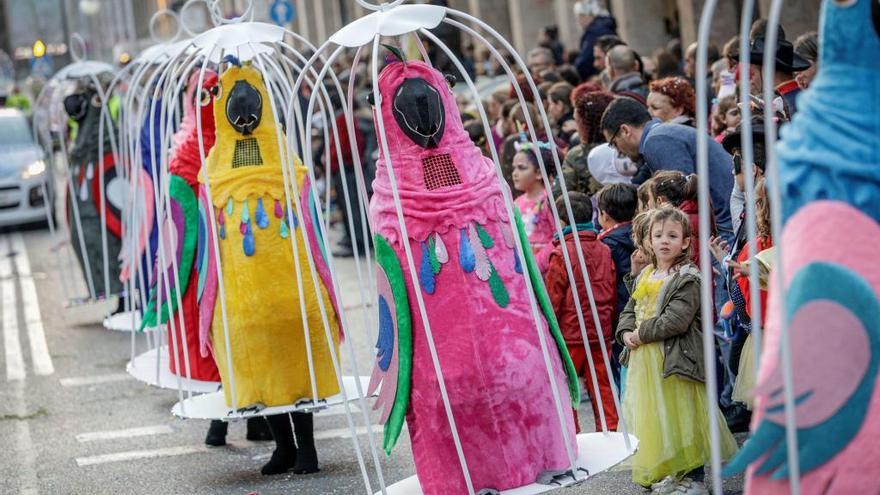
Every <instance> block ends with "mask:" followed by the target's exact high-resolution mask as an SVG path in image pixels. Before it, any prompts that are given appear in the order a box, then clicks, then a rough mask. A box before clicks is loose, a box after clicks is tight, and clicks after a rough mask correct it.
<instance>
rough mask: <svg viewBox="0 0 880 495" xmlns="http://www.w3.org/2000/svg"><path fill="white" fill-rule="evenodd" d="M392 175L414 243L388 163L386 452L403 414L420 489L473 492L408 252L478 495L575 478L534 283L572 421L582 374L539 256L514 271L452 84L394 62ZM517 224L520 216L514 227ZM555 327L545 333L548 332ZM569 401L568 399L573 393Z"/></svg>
mask: <svg viewBox="0 0 880 495" xmlns="http://www.w3.org/2000/svg"><path fill="white" fill-rule="evenodd" d="M379 89H380V92H381V97H382V98H381V99H382V102H381V107H380V108H377V109H376V110H375V111H380V112H382V116H383V118H384V122H385V131H386V135H387V139H388V148H389V151H390V158H391V164H392V167H393V169H394V173H395V176H396V180H397V186H398V188H399V192H400V197H401V201H402V206H403V212H404V218H405V222H406V226H407V229H408V234H409V239H402V238H401V234H400V229H399V224H398V218H397V214H396V210H395V207H394V201H393V197H392V193H391V182H390V178H389V175H388V172H387V168H386V167H385V165H384V163H385V161H384V160H385V158H384V156H381V157H380V158H379V162H378V163H380V164H382V165H381V166H380V167H379V168H378V170H377V173H376V179H375V181H374V182H373V191H374V194H373V197H372V199H371V202H370V216H371V218H372V222H373V225H374V228H375V232H376V236H375V246H376V257H377V265H378V268H377V270H378V274H377V280H378V293H379V301H378V308H379V318H380V323H379V324H380V328H379V341H378V344H377V347H378V350H379V352H378V360H377V363H376V367H375V369H374V372H373V377H372V378H371V384H370V389H371V390H375V389H376V387H377V385H378V384H379V383H380V381H382V380H384V381H383V382H382V387H381V392H380V396H379V399H378V402H377V404H376V408H381V409H382V412H383V414H382V421H383V422H386V424H385V437H384V449H385V451H386V452H388V453H390V451H391V449H392V448H393V446H394V444H395V442H396V440H397V438H398V436H399V434H400V431H401V427H402V422H403V418H404V415H405V416H406V421H407V425H408V427H409V433H410V437H411V439H412V449H413V457H414V459H415V465H416V472H417V474H418V478H419V483H420V484H421V487H422V491H423V492H424V493H425V494H427V495H432V494H444V495H445V494H459V493H466V492H467V490H466V488H465V481H464V476H463V474H462V470H461V467H460V464H459V462H458V460H457V459H458V457H457V455H456V451H455V447H454V443H453V440H452V434H451V429H450V425H449V422H448V420H447V416H446V414H445V411H444V406H443V400H442V398H441V396H440V391H439V386H438V382H437V377H436V375H435V371H434V366H433V364H432V359H431V355H430V353H429V350H428V343H427V336H426V334H425V328H424V322H423V321H422V318H421V316H420V313H419V311H418V307H417V305H416V299H415V294H414V288H413V284H412V280H411V277H410V275H409V274H408V273H405V271H406V266H407V265H406V256H405V254H404V248H403V243H404V242H408V243H409V244H410V247H411V249H412V252H413V256H414V257H415V262H416V269H417V270H418V277H419V281H420V284H421V288H422V291H423V295H424V300H425V308H426V310H427V315H428V318H429V319H430V321H431V328H432V330H433V336H434V342H435V344H436V347H437V352H438V355H439V361H440V366H441V369H442V371H443V378H444V381H445V384H446V389H447V391H448V393H449V400H450V402H451V406H452V412H453V415H454V417H455V421H456V426H457V429H458V433H459V436H460V439H461V443H462V447H463V451H464V455H465V458H466V460H467V464H468V469H469V471H470V476H471V480H472V481H473V487H474V489H475V490H476V491H480V490H481V489H496V490H505V489H509V488H512V487H517V486H522V485H527V484H530V483H534V482H535V481H536V478H537V477H538V476H539V474H541V473H542V472H548V471H565V470H567V469H568V468H569V466H570V464H569V459H568V457H567V454H566V446H565V443H564V440H563V438H564V437H563V433H562V428H561V425H560V422H559V419H558V416H557V412H556V407H557V406H556V404H555V402H554V400H553V396H552V392H551V384H550V377H549V376H548V372H547V368H546V366H545V364H544V359H543V357H542V352H541V347H540V344H539V340H538V338H539V337H538V333H537V332H538V330H537V329H536V325H535V321H534V319H533V316H532V312H531V309H530V305H529V296H528V293H527V292H526V290H527V289H526V282H525V277H526V276H529V277H531V280H532V283H533V284H534V286H535V289H536V290H537V292H538V293H537V299H538V300H539V301H540V304H541V309H542V310H543V313H544V317H545V318H546V320H547V321H544V319H543V318H542V320H541V321H540V323H539V324H540V328H541V330H540V331H542V332H544V337H545V340H546V343H547V347H548V351H549V356H550V363H551V366H552V376H553V378H552V379H553V380H555V382H556V386H557V387H558V390H559V393H560V398H561V399H562V400H563V401H564V403H563V404H562V405H561V406H562V407H563V408H564V409H565V414H564V417H565V425H564V428H565V429H566V430H567V431H568V438H569V440H570V442H571V443H570V447H571V448H572V450H573V451H574V452H575V453H576V452H577V445H576V444H575V433H574V424H573V421H572V417H571V414H570V413H569V412H568V407H569V403H568V400H569V399H571V400H572V401H573V404H575V405H576V404H577V396H578V388H577V387H578V386H577V382H576V376H575V374H574V369H573V366H572V364H571V360H570V358H569V357H568V353H567V352H566V350H565V343H564V342H563V340H562V336H561V334H560V333H559V327H558V325H557V324H556V319H555V317H554V316H553V313H552V309H551V308H550V306H549V300H548V299H547V294H546V291H545V290H544V286H543V283H542V282H541V280H540V275H539V274H538V272H537V266H536V265H535V262H534V259H533V258H532V255H531V253H530V250H529V249H526V260H527V266H526V267H523V266H521V264H520V263H519V261H518V259H519V258H518V257H517V256H516V254H515V248H514V238H513V236H514V235H519V237H520V239H521V240H522V242H523V244H524V246H526V247H528V241H527V239H526V235H525V233H524V231H523V228H522V224H521V222H519V224H518V225H516V226H512V225H510V224H509V223H508V216H507V213H506V211H505V208H504V203H503V196H502V190H501V187H503V186H502V185H501V184H499V182H498V178H497V176H496V173H495V169H494V166H493V164H492V162H491V161H490V160H488V159H486V158H484V157H483V156H482V155H481V154H480V150H479V149H478V148H477V147H475V146H474V145H473V144H472V143H471V141H470V140H469V138H468V134H467V133H466V132H465V131H464V129H463V128H462V124H461V118H460V116H459V115H458V111H457V107H456V105H455V100H454V96H453V94H452V92H451V91H450V89H449V85H448V83H447V82H446V80H445V79H444V76H443V75H442V74H440V73H439V72H437V71H436V70H434V69H432V68H430V67H429V66H427V65H425V64H424V63H421V62H407V63H402V62H393V63H391V64H390V65H388V66H387V67H385V69H384V70H383V71H382V74H381V75H380V77H379ZM517 218H518V217H517ZM548 322H549V330H548ZM567 392H568V393H567Z"/></svg>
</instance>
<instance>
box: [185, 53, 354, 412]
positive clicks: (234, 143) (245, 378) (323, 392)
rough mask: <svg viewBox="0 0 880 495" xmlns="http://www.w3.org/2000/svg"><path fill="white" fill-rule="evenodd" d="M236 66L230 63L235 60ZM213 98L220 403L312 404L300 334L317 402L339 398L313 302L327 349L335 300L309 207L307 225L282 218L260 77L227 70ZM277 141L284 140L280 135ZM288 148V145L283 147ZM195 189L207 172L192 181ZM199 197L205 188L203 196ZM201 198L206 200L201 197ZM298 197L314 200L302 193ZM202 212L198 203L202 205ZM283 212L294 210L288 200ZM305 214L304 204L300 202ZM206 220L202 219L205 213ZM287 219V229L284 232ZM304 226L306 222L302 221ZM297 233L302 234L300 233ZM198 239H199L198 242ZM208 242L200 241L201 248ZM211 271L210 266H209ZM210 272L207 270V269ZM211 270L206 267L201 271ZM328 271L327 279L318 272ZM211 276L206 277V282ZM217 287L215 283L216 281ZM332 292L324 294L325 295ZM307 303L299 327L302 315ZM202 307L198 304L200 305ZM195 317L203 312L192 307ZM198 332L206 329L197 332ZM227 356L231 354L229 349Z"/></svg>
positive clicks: (279, 178) (275, 150)
mask: <svg viewBox="0 0 880 495" xmlns="http://www.w3.org/2000/svg"><path fill="white" fill-rule="evenodd" d="M236 62H237V61H236ZM214 91H215V101H214V116H215V121H216V127H217V130H216V133H217V141H216V144H215V145H214V147H213V149H212V150H211V152H210V154H209V155H208V157H207V161H206V168H207V181H209V183H208V185H209V186H210V201H211V202H212V204H213V206H214V215H215V216H214V218H213V219H211V220H213V221H210V220H209V222H210V223H211V224H213V225H211V226H209V228H217V229H218V239H219V244H220V250H219V261H220V266H221V267H222V271H223V285H224V289H225V294H226V313H227V317H228V322H229V342H230V349H229V350H227V348H226V341H225V338H224V334H223V320H222V311H220V307H219V304H220V301H219V300H216V298H214V300H211V301H209V304H210V305H211V307H210V308H208V311H209V312H212V313H213V317H212V318H211V317H210V316H209V317H208V321H209V322H211V321H212V323H211V329H210V344H211V345H212V347H213V350H214V357H215V359H216V361H217V366H218V368H219V369H220V376H221V380H222V382H223V389H224V391H225V395H226V403H227V405H228V406H229V407H233V404H234V405H235V407H237V408H239V409H243V408H247V407H254V406H266V407H271V406H280V405H288V404H294V403H296V402H297V401H300V400H310V399H312V398H313V395H312V394H313V392H312V383H311V378H310V373H309V364H308V358H307V355H306V345H305V338H306V337H305V335H306V334H305V329H306V328H308V335H309V341H310V343H311V353H312V362H313V365H314V371H315V381H316V386H317V394H318V397H317V398H318V399H324V398H327V397H330V396H332V395H335V394H338V393H339V386H338V382H337V379H336V376H335V372H334V370H333V366H332V361H331V357H330V352H331V348H330V346H328V343H327V338H326V333H325V331H324V322H323V319H322V316H321V311H320V308H319V305H318V297H321V298H322V299H323V302H324V307H325V308H326V312H327V319H328V320H329V324H330V333H331V335H332V339H333V348H332V352H337V350H338V345H339V338H340V331H339V330H338V329H339V325H338V319H337V315H336V311H335V309H334V308H335V307H336V299H335V296H334V295H333V294H331V293H328V290H327V284H328V282H327V280H328V277H327V275H328V273H329V272H326V264H324V263H323V262H324V259H323V257H322V256H323V255H322V252H321V251H320V249H318V250H317V251H316V250H315V248H316V246H317V247H318V248H320V246H321V245H322V244H321V241H320V231H315V230H314V225H315V224H314V222H313V221H312V218H311V217H312V214H313V212H314V210H309V211H308V213H307V214H306V215H305V216H306V218H305V219H297V218H296V215H295V214H294V215H293V216H292V217H288V212H287V210H286V209H284V208H282V205H283V204H284V203H285V200H284V198H285V194H284V179H283V175H282V169H281V167H282V163H283V161H282V158H283V156H282V155H281V154H280V153H283V152H284V151H283V150H279V146H278V141H277V139H278V138H277V135H276V132H277V128H276V125H277V123H276V122H275V120H274V119H273V118H272V110H271V108H270V107H269V103H268V102H270V101H271V100H270V99H269V96H268V93H267V90H266V85H265V83H264V81H263V77H262V75H261V74H260V72H258V71H257V70H256V69H254V68H253V67H251V66H250V65H249V64H245V65H243V66H239V65H238V64H235V65H230V67H229V68H228V69H227V70H226V72H224V73H223V75H222V76H220V80H219V83H218V85H217V88H216V89H215V90H214ZM282 136H283V134H282ZM283 142H284V143H285V144H286V139H285V140H284V141H283ZM294 160H295V171H296V173H295V175H296V184H295V185H294V190H295V191H300V194H301V192H302V191H305V192H307V191H308V188H307V187H306V186H307V180H308V179H307V170H306V168H305V166H303V164H302V162H301V161H300V160H299V158H298V157H294ZM199 182H200V183H202V187H204V184H205V182H206V177H205V170H204V169H203V170H202V171H201V172H200V174H199ZM206 191H207V190H206ZM203 197H205V198H207V197H208V195H207V194H203ZM303 197H304V199H305V200H307V201H311V202H313V201H314V200H313V198H312V197H311V195H310V194H305V195H304V196H303ZM203 206H205V205H203ZM288 207H289V208H290V210H289V211H290V212H291V213H294V212H295V211H296V210H295V208H294V206H293V201H292V199H291V201H290V203H289V205H288ZM303 208H304V209H306V208H307V205H305V204H304V205H303ZM205 216H206V217H207V218H210V213H209V212H207V215H205ZM288 218H292V224H293V228H290V227H289V226H288ZM303 220H305V221H303ZM304 231H305V232H304ZM290 235H293V236H294V238H295V240H296V244H297V246H298V258H299V259H298V266H299V269H300V270H301V273H302V281H303V283H302V291H303V292H302V293H300V292H299V288H298V285H297V279H296V265H295V264H294V257H293V252H292V248H291V243H290V239H289V238H288V237H289V236H290ZM200 237H203V238H204V237H205V236H203V235H201V233H200ZM307 242H308V243H309V245H310V246H311V248H312V249H313V253H314V256H313V257H314V259H315V262H316V264H318V265H319V268H318V271H319V272H320V273H319V275H321V277H319V278H318V281H319V284H318V285H319V291H318V292H316V291H315V284H313V282H312V273H311V270H310V268H309V263H308V259H307V255H306V249H308V248H307V246H306V243H307ZM212 243H213V241H212V240H211V238H210V236H207V246H208V249H211V246H212ZM211 265H213V263H211ZM211 268H214V267H213V266H212V267H211ZM209 269H210V268H209ZM325 272H326V273H325ZM208 278H209V279H210V277H208ZM215 280H216V278H215ZM331 290H332V289H331ZM300 299H302V300H304V301H305V308H306V309H305V321H304V320H303V314H302V311H301V308H300ZM200 304H204V300H202V301H200ZM200 310H201V309H200ZM202 328H203V332H204V331H205V330H204V329H205V325H204V324H203V325H202ZM230 351H231V352H230ZM227 353H229V354H231V358H232V369H233V372H234V375H235V394H236V397H235V402H234V403H233V401H232V397H231V394H232V388H231V386H230V382H229V380H230V376H229V368H228V364H227V363H228V361H227Z"/></svg>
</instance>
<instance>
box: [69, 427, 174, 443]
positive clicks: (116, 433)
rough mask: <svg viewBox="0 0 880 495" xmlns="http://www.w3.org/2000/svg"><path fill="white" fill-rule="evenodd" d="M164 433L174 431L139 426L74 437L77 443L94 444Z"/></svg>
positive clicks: (81, 434) (168, 428)
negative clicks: (101, 441) (99, 441)
mask: <svg viewBox="0 0 880 495" xmlns="http://www.w3.org/2000/svg"><path fill="white" fill-rule="evenodd" d="M166 433H174V430H173V429H172V428H171V427H170V426H168V425H156V426H141V427H138V428H128V429H125V430H108V431H93V432H89V433H80V434H79V435H77V436H76V441H77V442H94V441H98V440H116V439H119V438H133V437H144V436H149V435H163V434H166Z"/></svg>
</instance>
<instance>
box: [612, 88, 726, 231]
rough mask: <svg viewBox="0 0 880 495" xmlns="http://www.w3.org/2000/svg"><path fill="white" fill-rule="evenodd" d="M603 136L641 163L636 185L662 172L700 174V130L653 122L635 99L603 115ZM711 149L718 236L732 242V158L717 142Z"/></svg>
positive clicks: (617, 104)
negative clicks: (698, 144)
mask: <svg viewBox="0 0 880 495" xmlns="http://www.w3.org/2000/svg"><path fill="white" fill-rule="evenodd" d="M601 127H602V133H603V134H604V135H605V138H606V139H607V140H608V144H610V145H611V146H612V147H613V148H615V149H617V150H618V151H620V152H621V153H623V154H624V155H626V156H629V157H630V158H631V159H633V161H635V160H642V161H643V163H642V165H641V167H640V168H639V172H638V173H637V174H636V177H633V184H641V183H642V182H644V181H645V180H646V179H648V178H649V177H651V176H652V175H653V174H654V173H655V172H657V171H659V170H678V171H680V172H682V173H683V174H685V175H688V174H693V173H696V172H697V130H696V129H694V128H693V127H688V126H684V125H679V124H663V123H661V122H660V121H659V120H657V119H651V115H650V114H649V113H648V110H647V109H646V108H645V107H644V106H643V105H642V104H640V103H639V102H637V101H635V100H633V99H632V98H618V99H616V100H614V101H613V102H612V103H611V104H610V105H608V108H607V109H606V110H605V114H604V115H602V125H601ZM708 147H709V177H705V178H704V177H700V180H708V182H709V192H710V194H711V196H712V209H713V211H714V214H715V225H716V227H717V229H718V234H719V235H720V236H721V237H722V238H723V239H724V240H726V241H727V242H733V222H732V219H731V217H730V193H731V191H732V190H733V157H732V156H730V154H729V153H727V152H726V151H725V150H724V148H722V147H721V145H720V144H718V142H716V141H715V140H714V139H711V138H710V139H709V140H708Z"/></svg>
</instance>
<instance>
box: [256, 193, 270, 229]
mask: <svg viewBox="0 0 880 495" xmlns="http://www.w3.org/2000/svg"><path fill="white" fill-rule="evenodd" d="M254 219H255V220H256V221H257V227H259V228H261V229H265V228H267V227H269V215H267V214H266V209H265V208H263V198H257V209H256V210H255V211H254Z"/></svg>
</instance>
